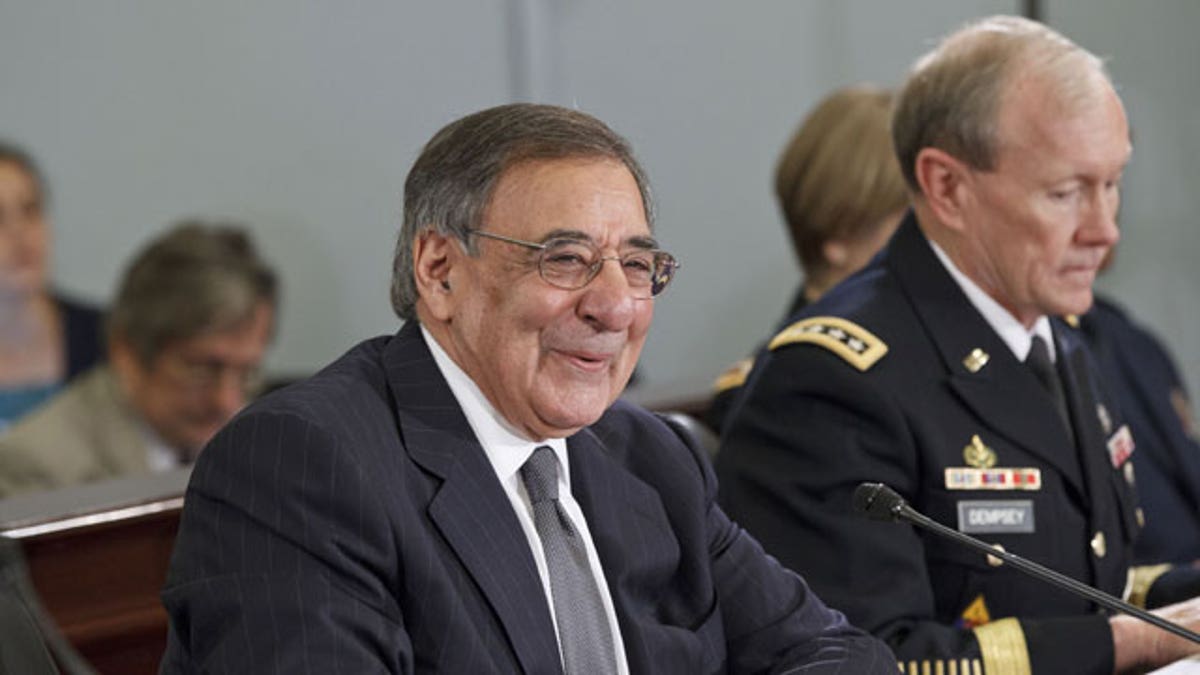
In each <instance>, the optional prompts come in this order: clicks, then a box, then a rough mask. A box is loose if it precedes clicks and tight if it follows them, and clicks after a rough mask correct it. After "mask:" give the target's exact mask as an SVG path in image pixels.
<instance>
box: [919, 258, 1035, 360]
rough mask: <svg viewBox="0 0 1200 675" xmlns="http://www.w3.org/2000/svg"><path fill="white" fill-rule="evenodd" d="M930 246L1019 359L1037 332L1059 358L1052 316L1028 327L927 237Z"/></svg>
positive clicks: (1023, 356)
mask: <svg viewBox="0 0 1200 675" xmlns="http://www.w3.org/2000/svg"><path fill="white" fill-rule="evenodd" d="M926 240H927V241H928V242H929V246H930V247H932V248H933V252H934V254H936V255H937V258H938V260H940V261H941V263H942V266H943V267H945V268H946V271H947V272H949V273H950V277H951V278H953V279H954V281H955V283H957V284H958V287H959V288H961V289H962V291H963V293H965V294H966V296H967V300H970V301H971V304H972V305H973V306H974V307H975V309H976V310H978V312H979V313H980V314H982V315H983V318H984V320H985V321H987V322H988V325H989V326H991V327H992V330H994V331H996V333H997V334H998V335H999V336H1000V339H1001V340H1003V341H1004V344H1006V345H1008V348H1009V349H1010V350H1011V351H1012V353H1013V356H1015V357H1017V360H1018V361H1024V360H1025V357H1026V356H1028V355H1029V348H1030V347H1031V346H1032V345H1033V336H1034V335H1037V336H1039V337H1041V338H1042V340H1044V341H1045V342H1046V348H1047V349H1049V350H1050V361H1051V362H1054V361H1055V360H1056V359H1057V350H1056V349H1055V345H1054V336H1053V333H1052V332H1051V330H1050V320H1049V319H1047V318H1046V316H1045V315H1044V314H1043V315H1042V316H1039V317H1038V318H1037V321H1034V322H1033V329H1032V330H1026V328H1025V326H1024V325H1023V324H1022V323H1021V322H1020V321H1018V320H1017V317H1015V316H1013V315H1012V313H1010V312H1009V311H1008V310H1007V309H1005V308H1004V307H1003V306H1001V305H1000V303H998V302H996V300H995V299H994V298H992V296H990V295H988V294H987V293H986V292H984V290H983V289H982V288H980V287H979V285H978V284H976V283H975V282H974V281H972V280H971V278H970V277H968V276H967V275H965V274H963V273H962V270H960V269H958V267H956V266H955V265H954V262H953V261H951V260H950V256H948V255H946V252H945V251H943V250H942V247H941V246H938V245H937V243H936V242H934V241H933V240H932V239H929V238H926Z"/></svg>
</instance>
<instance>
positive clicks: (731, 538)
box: [162, 322, 896, 675]
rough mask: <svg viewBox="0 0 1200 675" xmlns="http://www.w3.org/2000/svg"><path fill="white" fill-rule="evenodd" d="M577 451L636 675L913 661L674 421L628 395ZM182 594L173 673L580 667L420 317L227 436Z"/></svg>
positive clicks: (192, 523) (194, 514) (215, 454)
mask: <svg viewBox="0 0 1200 675" xmlns="http://www.w3.org/2000/svg"><path fill="white" fill-rule="evenodd" d="M567 447H568V452H569V454H570V459H571V476H572V490H573V492H574V494H575V495H576V497H577V499H578V501H579V504H580V506H581V507H582V509H583V511H584V513H585V514H586V515H587V518H588V524H589V527H590V529H591V532H592V536H593V538H594V540H595V543H596V547H597V549H598V551H599V555H600V560H601V562H602V564H603V566H604V569H605V574H606V577H607V580H608V584H609V588H610V590H611V591H612V595H613V601H614V603H615V605H616V611H617V614H618V620H619V623H620V627H621V634H622V637H623V639H624V641H625V647H626V652H627V654H628V659H629V664H630V668H631V670H632V671H633V672H634V673H687V674H688V675H695V674H696V673H719V672H738V673H742V672H760V671H768V670H772V669H777V671H778V672H782V671H785V670H787V669H788V666H800V665H801V664H807V665H806V666H805V667H803V668H800V669H797V670H796V672H806V673H807V672H812V673H818V672H819V673H826V672H828V673H875V672H878V673H885V672H887V673H894V672H895V668H896V665H895V660H894V659H893V658H892V656H891V654H890V653H889V652H888V651H887V649H886V647H884V646H882V643H878V642H876V641H874V640H873V639H872V638H870V637H868V636H866V635H865V634H863V633H861V632H860V631H858V630H857V629H854V628H852V627H850V626H849V625H848V624H847V623H846V622H845V620H844V618H843V617H842V616H841V615H840V614H838V613H837V612H834V611H831V610H829V609H827V608H826V607H825V606H824V605H823V604H822V603H821V602H820V600H819V599H818V598H817V597H816V596H815V595H813V594H812V593H811V592H810V591H809V590H808V588H807V586H806V585H805V584H804V582H803V581H802V580H801V579H800V578H799V577H797V576H795V575H793V574H792V573H790V572H788V571H786V570H784V569H783V568H782V567H780V566H779V565H778V564H777V563H776V562H775V561H774V560H773V559H771V558H769V557H767V556H766V555H764V554H763V552H762V550H761V549H760V548H759V546H758V544H757V543H756V542H754V541H753V540H752V539H750V538H749V536H747V535H746V534H745V533H744V532H743V531H742V530H741V529H740V528H738V527H737V526H735V525H733V524H732V523H731V522H730V521H729V520H728V519H727V518H726V517H725V515H724V514H723V513H722V511H721V510H720V508H718V507H717V506H715V505H714V501H713V500H714V493H715V490H716V486H715V484H714V479H713V476H712V473H711V470H710V469H709V468H708V467H707V465H706V464H705V462H704V460H703V459H702V456H701V455H700V454H699V452H698V451H696V450H694V449H692V448H690V447H689V446H688V445H686V444H685V443H683V442H681V440H680V438H679V437H678V436H676V435H675V434H674V433H673V432H672V431H671V430H670V428H669V427H667V426H666V425H665V424H663V423H662V422H661V421H660V420H659V419H658V418H656V417H654V416H652V415H650V414H648V413H646V412H644V411H642V410H639V409H636V408H634V407H632V406H629V405H626V404H624V403H618V404H617V405H615V406H613V408H612V409H611V410H609V411H608V413H606V414H605V415H604V417H603V418H601V420H600V421H599V422H597V423H596V424H595V425H593V426H591V427H589V428H587V429H585V430H583V431H581V432H579V433H578V434H576V435H575V436H573V437H571V438H570V439H569V440H568V443H567ZM163 601H164V603H165V605H166V608H167V611H168V612H169V614H170V618H171V625H170V636H169V644H168V648H167V653H166V656H165V657H164V661H163V666H162V671H163V672H165V673H198V672H206V673H207V672H215V673H320V674H322V675H324V674H326V673H376V672H387V673H413V672H438V673H456V674H457V673H559V672H561V666H560V661H559V654H558V648H557V645H556V643H555V636H554V629H553V625H552V623H551V618H550V610H549V609H548V605H547V603H546V600H545V596H544V594H543V591H542V586H541V583H540V581H539V578H538V574H537V571H536V568H535V566H534V561H533V557H532V555H531V553H530V551H529V547H528V543H527V542H526V540H525V536H524V534H523V532H522V530H521V527H520V525H519V524H518V521H517V519H516V515H515V514H514V513H513V512H512V507H511V506H510V504H509V502H508V500H507V498H506V497H505V495H504V492H503V490H502V488H501V486H500V483H499V481H497V480H496V476H495V473H494V471H493V470H492V468H491V465H490V464H489V463H488V460H487V458H486V456H485V455H484V453H483V449H482V448H481V447H480V446H479V444H478V442H477V441H476V439H475V437H474V436H473V434H472V433H471V431H470V428H469V426H468V425H467V421H466V418H465V417H464V416H463V414H462V411H461V409H460V408H459V406H458V404H457V402H456V401H455V399H454V397H453V395H452V394H451V392H450V389H449V387H448V386H447V385H446V382H445V380H444V379H443V378H442V376H441V374H440V372H439V371H438V370H437V367H436V365H435V364H434V361H433V358H432V357H431V355H430V353H429V350H428V348H427V347H426V346H425V343H424V341H423V339H422V337H421V334H420V331H419V330H418V329H417V326H416V324H415V322H410V323H409V324H408V325H407V326H405V327H404V328H403V329H402V330H401V331H400V333H399V334H398V335H396V336H395V337H390V338H389V337H382V338H376V339H374V340H370V341H367V342H364V343H362V344H360V345H359V346H357V347H355V348H354V349H353V350H351V351H350V352H349V353H348V354H346V355H345V356H344V357H342V358H341V359H339V360H338V361H337V362H335V363H334V364H332V365H331V366H330V367H328V368H326V369H325V370H323V371H322V372H321V373H319V374H318V375H316V376H315V377H313V378H312V379H310V380H308V381H306V382H302V383H300V384H298V385H295V386H292V387H290V388H288V389H285V390H283V391H280V392H278V393H276V394H274V395H272V396H269V397H267V398H265V399H263V400H262V401H260V402H259V403H257V404H255V405H254V406H252V407H251V408H249V409H248V410H247V411H246V412H245V413H243V414H242V415H240V416H239V417H238V418H237V419H236V420H235V421H234V422H232V423H231V424H230V425H229V426H228V427H227V428H226V429H225V430H223V431H222V432H221V433H220V434H218V436H217V437H216V438H215V439H214V440H213V442H212V443H211V444H210V445H209V447H208V448H207V449H206V450H205V451H204V453H203V454H202V456H201V459H200V461H199V463H198V464H197V466H196V469H195V471H194V473H193V475H192V480H191V485H190V486H189V488H188V492H187V500H186V506H185V508H184V513H183V522H182V525H181V528H180V532H179V537H178V540H177V542H176V546H175V551H174V555H173V557H172V561H171V568H170V573H169V578H168V581H167V586H166V588H165V589H164V591H163Z"/></svg>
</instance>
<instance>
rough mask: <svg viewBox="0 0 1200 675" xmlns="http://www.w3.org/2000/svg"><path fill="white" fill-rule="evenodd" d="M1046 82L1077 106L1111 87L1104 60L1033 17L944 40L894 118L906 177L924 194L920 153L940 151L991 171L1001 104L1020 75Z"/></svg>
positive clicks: (912, 79) (908, 85) (997, 21)
mask: <svg viewBox="0 0 1200 675" xmlns="http://www.w3.org/2000/svg"><path fill="white" fill-rule="evenodd" d="M1018 74H1019V75H1020V76H1021V77H1022V78H1026V77H1040V78H1044V79H1045V80H1046V81H1048V82H1049V83H1051V84H1052V85H1053V91H1054V92H1055V96H1056V97H1058V98H1059V99H1060V100H1061V101H1062V102H1065V103H1073V102H1076V101H1079V100H1081V99H1082V98H1083V97H1084V96H1085V95H1086V94H1087V93H1088V92H1090V91H1093V90H1094V87H1093V83H1094V82H1095V78H1096V77H1099V78H1102V79H1103V81H1105V82H1109V83H1110V84H1111V82H1110V80H1109V76H1108V74H1107V72H1105V69H1104V63H1103V61H1101V59H1100V58H1098V57H1097V56H1095V55H1094V54H1092V53H1091V52H1088V51H1087V50H1085V49H1083V48H1082V47H1080V46H1079V45H1077V44H1075V43H1074V42H1072V41H1071V40H1069V39H1068V38H1066V37H1065V36H1063V35H1062V34H1060V33H1058V32H1056V31H1054V30H1052V29H1050V28H1048V27H1046V26H1045V25H1043V24H1040V23H1038V22H1036V21H1032V20H1030V19H1025V18H1021V17H1015V16H993V17H988V18H986V19H981V20H978V21H975V22H972V23H970V24H967V25H966V26H964V27H963V28H961V29H959V30H957V31H955V32H954V33H951V34H950V35H948V36H946V37H945V38H944V39H943V40H942V41H941V43H940V44H939V45H938V46H937V47H935V48H934V49H933V51H931V52H929V53H928V54H926V55H925V56H923V57H921V58H920V59H919V60H918V61H917V63H916V65H915V66H913V69H912V72H911V73H910V74H909V77H908V80H907V81H906V82H905V84H904V88H903V89H902V90H901V92H900V96H899V97H898V98H897V100H896V109H895V113H894V115H893V118H892V141H893V144H894V145H895V149H896V156H897V158H898V159H899V161H900V169H901V171H903V173H904V179H905V181H907V183H908V186H909V188H910V189H911V190H913V192H915V193H920V191H921V188H920V186H919V185H918V184H917V179H916V173H915V166H914V165H915V163H916V158H917V154H918V153H919V152H920V151H921V149H922V148H928V147H933V148H938V149H940V150H944V151H945V152H947V153H949V154H951V155H953V156H954V157H956V158H958V159H960V160H962V161H964V162H966V163H967V164H968V165H969V166H971V167H973V168H975V169H978V170H982V171H987V170H990V169H992V168H994V167H995V161H996V154H997V151H998V145H999V143H1000V141H1001V140H1002V139H999V138H998V137H997V136H998V131H997V122H998V117H999V111H1000V103H1001V100H1002V98H1003V95H1004V93H1005V91H1006V90H1007V87H1008V85H1009V84H1010V82H1011V81H1012V80H1013V78H1015V77H1017V76H1018Z"/></svg>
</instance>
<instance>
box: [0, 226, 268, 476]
mask: <svg viewBox="0 0 1200 675" xmlns="http://www.w3.org/2000/svg"><path fill="white" fill-rule="evenodd" d="M277 286H278V284H277V280H276V276H275V273H274V271H273V270H272V269H271V268H270V267H268V266H267V264H266V263H265V262H263V260H262V259H260V258H259V256H258V253H257V251H256V250H255V247H254V243H253V241H252V240H251V238H250V236H249V234H248V233H247V232H246V231H245V230H244V229H243V228H241V227H238V226H234V225H229V224H210V223H204V222H193V221H188V222H183V223H180V224H178V225H177V226H175V227H174V228H172V229H171V230H170V231H168V232H167V233H166V234H164V235H162V236H161V237H159V238H158V239H156V240H154V241H152V242H151V243H150V244H149V245H148V246H146V248H145V249H143V250H142V252H141V253H139V254H138V256H137V257H136V258H135V259H134V260H133V262H132V264H131V265H130V266H129V268H128V269H127V270H126V272H125V275H124V278H123V280H122V282H121V284H120V288H119V290H118V292H117V298H116V301H115V303H114V304H113V307H112V309H111V313H110V315H109V318H108V323H107V336H108V356H109V363H108V364H107V365H102V366H97V367H96V368H94V369H92V370H91V371H90V372H88V373H85V374H84V375H83V376H81V377H80V378H79V380H78V381H77V382H76V383H75V384H73V385H72V386H70V387H68V388H67V389H66V390H64V391H63V392H62V393H61V394H59V395H58V396H56V397H55V398H53V399H51V400H50V401H49V402H48V403H47V404H46V405H45V406H44V407H42V408H40V409H38V410H37V411H35V412H34V413H32V414H30V415H29V416H27V417H26V418H25V419H23V420H22V421H21V422H19V423H18V424H16V425H14V426H13V427H12V429H11V431H10V433H9V434H8V435H6V436H4V437H3V438H0V497H3V496H8V495H12V494H15V493H20V492H27V491H33V490H39V489H49V488H55V487H62V486H66V485H73V484H79V483H86V482H91V481H96V480H102V479H106V478H115V477H119V476H124V475H130V474H137V473H145V472H150V471H165V470H168V469H172V468H175V467H177V466H181V465H183V464H187V463H190V462H192V461H194V460H195V458H196V456H197V454H198V453H199V452H200V449H201V448H202V447H203V446H204V444H205V443H206V442H207V441H208V440H209V438H211V437H212V435H213V434H214V433H215V432H216V431H217V429H218V428H220V427H221V425H223V424H224V423H225V422H227V421H228V420H229V419H230V418H231V417H232V416H233V415H234V413H236V412H237V411H238V410H240V409H241V408H242V407H243V406H244V405H245V403H246V402H247V400H248V399H249V397H250V396H252V395H253V394H254V393H255V392H256V390H257V389H258V387H259V385H260V382H261V378H260V372H259V368H260V365H261V363H262V360H263V357H264V356H265V354H266V350H267V346H268V343H269V342H270V340H271V337H272V334H273V330H274V324H275V313H276V307H277V302H278V298H277V296H278V288H277Z"/></svg>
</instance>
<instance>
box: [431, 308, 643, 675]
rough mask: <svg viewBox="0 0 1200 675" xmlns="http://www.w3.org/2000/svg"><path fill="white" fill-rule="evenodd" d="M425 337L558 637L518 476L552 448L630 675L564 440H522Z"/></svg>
mask: <svg viewBox="0 0 1200 675" xmlns="http://www.w3.org/2000/svg"><path fill="white" fill-rule="evenodd" d="M421 335H422V337H424V338H425V344H426V345H428V346H429V351H430V353H432V354H433V360H434V362H435V363H437V367H438V370H440V371H441V373H442V377H444V378H446V383H447V384H449V385H450V392H451V393H452V394H454V398H455V399H456V400H457V401H458V405H459V406H460V407H461V408H462V410H463V414H464V415H465V416H466V418H467V423H468V424H470V425H471V431H474V432H475V437H476V438H477V439H479V444H480V445H482V446H483V451H484V453H486V454H487V458H488V461H489V462H491V464H492V469H494V470H495V471H496V478H497V479H499V480H500V486H501V487H503V488H504V494H505V495H507V496H508V501H509V502H510V503H511V504H512V508H513V511H514V512H515V513H516V514H517V520H519V521H520V522H521V529H522V530H524V531H525V538H526V539H527V540H529V550H530V551H532V552H533V560H534V562H536V563H537V570H538V576H539V577H541V580H542V591H543V592H545V594H546V603H547V606H548V607H549V608H550V616H551V618H552V619H553V620H554V631H555V633H556V635H557V633H558V617H556V616H554V600H553V598H552V597H551V593H550V572H549V568H548V567H547V566H546V554H545V553H544V552H543V550H542V540H541V538H540V537H538V533H537V527H535V526H534V522H533V503H532V502H530V501H529V494H528V493H527V492H526V491H525V483H524V481H522V480H521V475H520V470H521V467H522V466H523V465H524V464H525V461H526V460H528V459H529V457H530V456H531V455H532V454H533V451H534V450H535V449H536V448H538V447H539V446H542V445H548V446H550V448H551V449H552V450H554V455H555V457H557V458H558V466H559V472H558V501H559V503H560V504H561V505H562V507H563V510H564V511H566V512H567V515H568V516H570V517H571V522H572V523H573V524H574V525H575V527H576V528H577V529H578V530H579V534H580V535H582V537H583V542H584V546H585V548H586V549H587V558H588V565H589V566H590V567H591V570H592V575H593V576H595V578H596V586H597V587H598V588H599V589H600V600H601V602H602V603H603V605H604V614H605V616H606V617H607V618H608V626H609V628H610V629H611V630H612V635H613V647H614V649H615V650H616V654H614V657H615V658H616V663H617V673H618V675H629V664H628V663H627V662H626V660H625V643H624V641H623V640H622V639H621V628H620V626H619V625H618V624H617V613H616V610H615V609H614V608H613V602H612V595H611V594H610V593H609V591H608V582H607V581H606V580H605V578H604V569H603V568H601V567H600V557H599V555H597V553H596V545H595V544H593V543H592V534H591V530H589V529H588V524H587V519H586V518H585V517H584V515H583V511H582V510H581V509H580V508H579V503H578V502H576V501H575V497H574V496H573V495H572V494H571V463H570V460H569V458H568V456H567V441H566V439H563V438H548V439H545V440H542V441H538V442H534V441H531V440H528V439H526V438H524V437H522V436H521V434H520V433H518V432H517V430H516V429H514V428H513V427H512V425H511V424H509V423H508V421H507V420H505V419H504V418H503V417H501V415H500V413H499V412H497V411H496V409H495V408H494V407H493V406H492V404H491V403H490V402H489V401H488V400H487V397H486V396H484V395H483V392H482V391H480V390H479V386H478V385H476V384H475V382H474V380H472V379H471V378H470V377H469V376H468V375H467V374H466V373H465V372H463V369H462V368H459V367H458V364H456V363H455V362H454V360H453V359H451V358H450V356H449V355H448V354H446V352H445V350H443V349H442V347H441V345H439V344H438V343H437V340H434V339H433V336H432V335H430V334H429V331H427V330H426V329H425V327H424V326H421ZM560 644H561V643H560ZM560 657H561V648H560Z"/></svg>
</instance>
